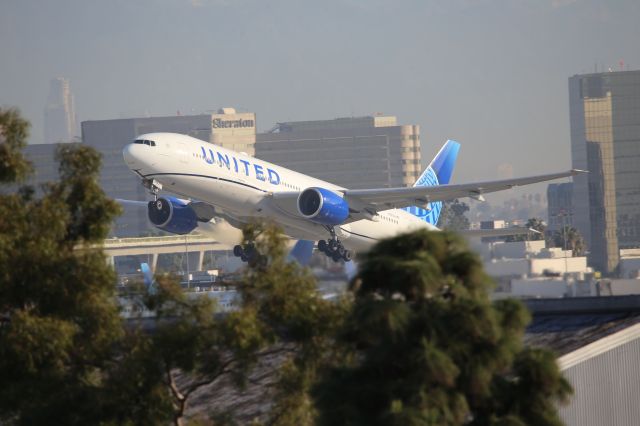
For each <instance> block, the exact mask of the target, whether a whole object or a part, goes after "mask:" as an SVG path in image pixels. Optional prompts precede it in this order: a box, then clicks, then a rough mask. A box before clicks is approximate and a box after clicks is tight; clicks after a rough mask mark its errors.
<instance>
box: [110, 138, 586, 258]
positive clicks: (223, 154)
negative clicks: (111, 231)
mask: <svg viewBox="0 0 640 426" xmlns="http://www.w3.org/2000/svg"><path fill="white" fill-rule="evenodd" d="M459 149H460V144H459V143H458V142H456V141H453V140H448V141H447V142H446V143H445V144H444V145H443V146H442V148H441V149H440V151H439V152H438V153H437V155H436V156H435V157H434V159H433V161H432V162H431V163H430V164H429V166H428V167H427V168H426V169H425V170H424V172H423V173H422V174H421V176H420V177H419V178H418V180H417V181H416V182H415V184H414V185H413V187H401V188H371V189H356V190H352V189H348V188H345V187H342V186H338V185H334V184H332V183H329V182H326V181H323V180H320V179H316V178H313V177H311V176H307V175H305V174H302V173H298V172H295V171H293V170H289V169H286V168H284V167H280V166H278V165H275V164H272V163H268V162H266V161H263V160H260V159H258V158H255V157H251V156H249V155H247V154H246V153H242V152H235V151H232V150H229V149H226V148H223V147H220V146H217V145H214V144H211V143H209V142H205V141H202V140H200V139H196V138H193V137H190V136H187V135H182V134H177V133H148V134H143V135H140V136H138V137H137V138H136V139H135V140H134V141H133V142H131V143H129V144H127V145H126V146H125V147H124V149H123V157H124V161H125V163H126V165H127V166H128V167H129V168H130V169H131V170H132V171H133V172H134V173H135V174H137V175H138V176H139V177H140V178H141V179H142V183H143V185H144V186H145V187H146V188H147V189H148V190H149V191H150V193H151V194H152V195H153V197H154V200H153V201H150V202H148V203H147V209H148V217H149V220H150V221H151V223H152V224H153V225H155V226H156V227H158V228H160V229H162V230H164V231H167V232H170V233H174V234H180V235H183V234H188V233H190V232H192V231H193V230H194V229H196V228H198V229H199V230H202V231H203V232H207V230H209V231H210V230H211V229H212V228H211V225H214V224H215V223H216V217H219V218H223V219H225V220H226V221H227V222H228V223H229V224H230V225H231V226H233V227H235V228H238V229H239V228H241V227H242V226H243V225H244V224H246V223H249V222H251V221H254V220H256V219H268V220H271V221H273V222H275V223H276V224H277V225H279V226H280V227H282V229H283V231H284V233H285V234H286V235H287V236H289V237H291V238H293V239H297V240H300V242H307V243H306V244H305V246H306V247H307V248H310V249H311V250H312V249H313V246H314V245H316V246H317V248H318V249H319V250H320V251H322V252H323V253H325V254H326V255H327V256H329V257H330V258H332V259H333V260H334V261H336V262H337V261H340V260H344V261H345V262H349V261H350V260H351V259H352V258H353V255H354V252H365V251H367V250H368V249H369V248H370V247H371V246H372V245H374V244H375V243H376V242H377V241H379V240H380V239H383V238H387V237H391V236H395V235H398V234H401V233H406V232H411V231H414V230H417V229H422V228H426V229H429V230H434V231H436V230H438V228H437V227H436V224H437V222H438V217H439V215H440V212H441V210H442V202H443V201H446V200H452V199H456V198H463V197H471V198H474V199H476V200H480V201H483V200H484V198H483V194H486V193H490V192H495V191H501V190H505V189H509V188H512V187H514V186H520V185H528V184H532V183H537V182H544V181H548V180H553V179H558V178H564V177H569V176H574V175H576V174H578V173H583V171H582V170H577V169H572V170H569V171H565V172H559V173H551V174H544V175H538V176H531V177H524V178H514V179H505V180H495V181H487V182H478V183H467V184H450V183H449V182H450V180H451V176H452V174H453V169H454V166H455V162H456V158H457V156H458V151H459ZM163 189H164V190H166V191H168V192H171V193H173V194H175V195H177V196H180V197H184V198H178V197H176V196H159V195H158V194H159V192H160V191H161V190H163ZM139 203H142V202H139ZM521 229H525V230H526V228H521ZM492 231H493V232H487V231H484V230H483V231H469V234H470V235H478V236H479V235H510V234H514V233H523V232H522V231H515V232H514V231H513V230H511V231H509V230H492ZM527 231H528V230H526V231H524V232H527ZM474 232H475V233H474ZM315 241H317V244H314V243H313V242H315ZM309 242H310V243H309ZM234 254H235V255H236V256H238V257H241V258H242V260H244V261H247V260H251V259H252V258H255V256H256V255H259V254H256V253H255V250H254V249H253V247H251V246H249V247H242V246H240V245H236V246H235V247H234Z"/></svg>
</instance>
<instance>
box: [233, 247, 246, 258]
mask: <svg viewBox="0 0 640 426" xmlns="http://www.w3.org/2000/svg"><path fill="white" fill-rule="evenodd" d="M243 254H244V250H243V249H242V246H241V245H237V246H234V247H233V255H234V256H235V257H242V255H243Z"/></svg>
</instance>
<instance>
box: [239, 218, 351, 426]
mask: <svg viewBox="0 0 640 426" xmlns="http://www.w3.org/2000/svg"><path fill="white" fill-rule="evenodd" d="M244 240H245V241H244V242H245V243H247V244H253V245H254V246H255V247H256V249H257V250H258V251H259V252H260V253H266V254H267V258H266V260H267V261H266V262H257V263H256V264H254V265H253V267H251V268H248V269H247V271H246V273H245V275H244V277H243V280H242V284H241V285H240V289H241V292H242V298H243V301H244V303H243V305H244V307H243V309H242V310H241V311H240V312H239V314H240V315H244V314H243V313H242V312H244V311H248V312H250V313H255V315H256V316H257V319H258V321H259V322H260V323H261V324H262V327H263V329H264V330H265V334H264V337H265V339H266V340H267V341H268V342H269V343H270V344H271V345H273V344H276V347H282V346H278V345H282V344H285V346H284V347H282V348H283V349H285V351H287V352H288V356H286V358H285V360H284V363H283V366H282V367H281V369H280V370H279V373H278V381H277V382H276V385H275V395H274V402H273V407H272V410H271V413H270V419H269V422H268V423H270V424H278V425H308V424H313V422H314V419H315V416H316V411H315V409H314V407H313V404H312V399H311V396H310V393H309V392H310V388H311V385H312V384H313V383H315V381H316V380H317V371H318V369H319V368H320V367H321V366H325V365H327V364H328V363H330V362H333V360H334V359H335V357H336V353H335V350H334V349H335V348H334V345H333V342H334V340H333V337H334V336H335V333H336V331H337V330H338V329H339V328H340V327H341V325H342V322H343V320H344V318H345V315H346V312H347V310H348V307H349V303H348V302H347V301H346V300H343V301H341V302H339V303H334V302H330V301H327V300H323V299H322V298H321V297H320V295H319V294H318V291H317V283H316V280H315V278H314V277H313V276H312V275H311V273H310V271H309V270H308V269H305V268H302V267H300V265H299V264H298V263H296V262H290V261H288V260H287V259H286V247H285V244H284V243H285V239H284V237H283V236H282V233H281V231H280V230H279V229H278V228H276V227H273V226H268V225H267V226H265V225H264V224H253V225H249V226H248V227H247V228H245V230H244Z"/></svg>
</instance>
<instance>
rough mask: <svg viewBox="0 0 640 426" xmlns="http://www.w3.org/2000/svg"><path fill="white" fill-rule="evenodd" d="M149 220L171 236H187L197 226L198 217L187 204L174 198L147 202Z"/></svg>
mask: <svg viewBox="0 0 640 426" xmlns="http://www.w3.org/2000/svg"><path fill="white" fill-rule="evenodd" d="M148 210H149V220H150V221H151V223H153V224H154V225H155V226H156V227H158V228H160V229H162V230H163V231H167V232H171V233H172V234H180V235H183V234H188V233H189V232H191V231H193V230H194V229H196V227H197V226H198V216H196V212H195V211H193V209H192V208H191V206H189V204H187V203H185V202H184V201H182V200H179V199H177V198H174V197H161V198H158V199H157V200H156V201H149V204H148Z"/></svg>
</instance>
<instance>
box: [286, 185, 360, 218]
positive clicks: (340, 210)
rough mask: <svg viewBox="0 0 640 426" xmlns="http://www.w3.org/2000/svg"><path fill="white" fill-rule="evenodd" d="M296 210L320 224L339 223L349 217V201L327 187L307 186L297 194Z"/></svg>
mask: <svg viewBox="0 0 640 426" xmlns="http://www.w3.org/2000/svg"><path fill="white" fill-rule="evenodd" d="M298 212H300V214H301V215H302V216H303V217H305V218H307V219H310V220H312V221H313V222H316V223H320V224H322V225H331V226H333V225H339V224H341V223H343V222H344V221H345V220H346V219H347V218H348V217H349V203H348V202H347V201H346V200H345V199H344V198H343V197H341V196H340V195H339V194H336V193H335V192H333V191H330V190H328V189H324V188H307V189H305V190H304V191H302V192H301V193H300V195H299V196H298Z"/></svg>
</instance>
